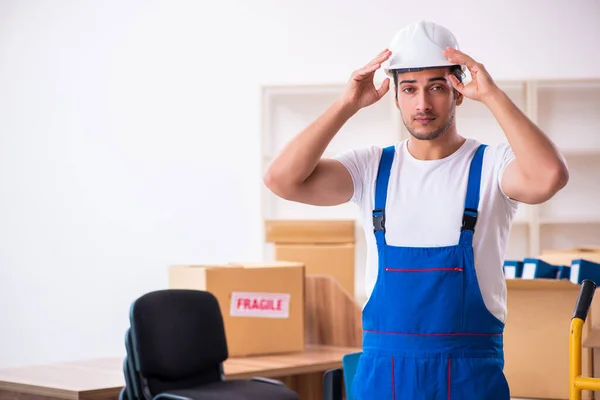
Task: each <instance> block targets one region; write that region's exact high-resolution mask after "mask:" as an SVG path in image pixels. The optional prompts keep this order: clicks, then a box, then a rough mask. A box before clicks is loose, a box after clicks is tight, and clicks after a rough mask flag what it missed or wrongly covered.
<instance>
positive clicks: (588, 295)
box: [573, 279, 596, 322]
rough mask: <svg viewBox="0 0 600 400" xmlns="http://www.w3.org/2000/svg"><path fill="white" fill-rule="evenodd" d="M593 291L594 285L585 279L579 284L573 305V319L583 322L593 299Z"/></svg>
mask: <svg viewBox="0 0 600 400" xmlns="http://www.w3.org/2000/svg"><path fill="white" fill-rule="evenodd" d="M595 290H596V284H595V283H594V282H593V281H590V280H588V279H586V280H584V281H583V282H582V283H581V289H580V291H579V297H578V298H577V303H576V305H575V312H574V313H573V319H574V318H579V319H581V320H583V321H584V322H585V318H586V317H587V314H588V311H589V309H590V306H591V305H592V299H593V298H594V291H595Z"/></svg>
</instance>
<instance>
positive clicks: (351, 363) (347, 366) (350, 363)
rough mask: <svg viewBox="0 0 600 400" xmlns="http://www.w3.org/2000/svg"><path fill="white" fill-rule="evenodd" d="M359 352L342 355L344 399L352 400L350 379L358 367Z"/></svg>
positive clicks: (351, 379) (352, 378)
mask: <svg viewBox="0 0 600 400" xmlns="http://www.w3.org/2000/svg"><path fill="white" fill-rule="evenodd" d="M361 354H362V353H361V352H359V353H350V354H346V355H345V356H343V357H342V370H343V371H344V385H345V388H346V400H352V381H353V380H354V375H356V368H357V367H358V360H359V359H360V356H361Z"/></svg>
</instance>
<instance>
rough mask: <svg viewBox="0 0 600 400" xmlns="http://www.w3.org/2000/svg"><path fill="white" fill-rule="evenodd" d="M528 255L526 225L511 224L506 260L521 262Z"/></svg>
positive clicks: (527, 231) (527, 230)
mask: <svg viewBox="0 0 600 400" xmlns="http://www.w3.org/2000/svg"><path fill="white" fill-rule="evenodd" d="M527 254H529V229H528V225H526V224H513V226H512V229H511V231H510V237H509V240H508V245H507V247H506V256H505V258H506V259H507V260H522V259H523V258H525V257H527Z"/></svg>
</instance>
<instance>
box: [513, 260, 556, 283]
mask: <svg viewBox="0 0 600 400" xmlns="http://www.w3.org/2000/svg"><path fill="white" fill-rule="evenodd" d="M558 272H559V270H558V267H557V266H556V265H552V264H548V263H547V262H545V261H542V260H540V259H537V258H525V259H524V260H523V275H522V278H523V279H544V278H545V279H556V276H557V274H558Z"/></svg>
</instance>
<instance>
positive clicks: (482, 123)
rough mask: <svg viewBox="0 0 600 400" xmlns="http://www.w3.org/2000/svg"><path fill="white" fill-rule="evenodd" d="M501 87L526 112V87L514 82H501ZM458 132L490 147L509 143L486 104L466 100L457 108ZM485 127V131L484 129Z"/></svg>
mask: <svg viewBox="0 0 600 400" xmlns="http://www.w3.org/2000/svg"><path fill="white" fill-rule="evenodd" d="M499 86H500V87H501V88H502V89H503V90H504V92H505V93H506V94H507V95H508V97H510V99H511V100H512V101H513V102H514V103H515V105H516V106H517V107H519V109H521V110H523V111H525V105H526V99H525V91H524V85H523V84H522V83H520V84H518V83H514V82H504V83H502V82H500V83H499ZM456 121H457V128H458V132H459V133H460V134H461V135H462V136H465V137H469V138H473V139H476V140H478V141H480V142H482V143H486V144H489V145H497V144H501V143H507V139H506V134H505V133H504V131H503V130H502V128H501V127H500V125H499V124H498V122H497V121H496V120H495V118H494V115H493V114H492V113H491V111H490V110H489V108H487V107H486V106H485V104H483V103H481V102H478V101H474V100H470V99H467V98H465V99H464V101H463V103H462V104H461V105H460V106H458V107H457V108H456ZM482 127H485V129H482Z"/></svg>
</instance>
